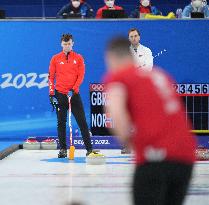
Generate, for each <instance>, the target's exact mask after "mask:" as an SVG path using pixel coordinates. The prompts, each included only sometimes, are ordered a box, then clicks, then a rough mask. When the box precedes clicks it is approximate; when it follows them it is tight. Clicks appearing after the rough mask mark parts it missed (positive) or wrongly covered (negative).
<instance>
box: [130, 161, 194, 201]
mask: <svg viewBox="0 0 209 205" xmlns="http://www.w3.org/2000/svg"><path fill="white" fill-rule="evenodd" d="M192 167H193V165H186V164H181V163H175V162H154V163H146V164H144V165H142V166H138V167H136V170H135V176H134V183H133V200H134V204H135V205H182V204H183V200H184V197H185V195H186V192H187V189H188V185H189V181H190V178H191V174H192Z"/></svg>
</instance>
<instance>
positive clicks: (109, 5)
mask: <svg viewBox="0 0 209 205" xmlns="http://www.w3.org/2000/svg"><path fill="white" fill-rule="evenodd" d="M104 3H105V6H103V7H101V8H99V9H98V10H97V14H96V18H97V19H101V18H102V12H103V10H123V8H122V7H121V6H116V5H115V0H104Z"/></svg>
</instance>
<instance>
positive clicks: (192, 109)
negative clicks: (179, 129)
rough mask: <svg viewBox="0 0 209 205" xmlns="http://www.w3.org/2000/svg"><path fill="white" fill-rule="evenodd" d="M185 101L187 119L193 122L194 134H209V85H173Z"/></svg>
mask: <svg viewBox="0 0 209 205" xmlns="http://www.w3.org/2000/svg"><path fill="white" fill-rule="evenodd" d="M173 87H174V89H175V91H176V93H178V94H179V95H180V96H181V98H182V99H183V101H184V104H185V108H186V119H187V120H188V118H189V119H190V120H191V122H192V125H193V132H195V133H197V134H207V133H209V104H208V101H209V84H208V83H198V84H197V83H195V84H193V83H191V84H188V83H182V84H174V85H173Z"/></svg>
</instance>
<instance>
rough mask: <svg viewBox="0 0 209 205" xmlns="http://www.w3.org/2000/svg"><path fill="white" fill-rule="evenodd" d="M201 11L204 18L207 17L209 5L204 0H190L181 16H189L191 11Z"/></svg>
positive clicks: (208, 16)
mask: <svg viewBox="0 0 209 205" xmlns="http://www.w3.org/2000/svg"><path fill="white" fill-rule="evenodd" d="M193 12H200V13H203V14H204V16H205V18H209V6H208V5H207V1H206V0H192V1H191V4H189V5H188V6H186V7H185V8H184V10H183V13H182V18H191V13H193Z"/></svg>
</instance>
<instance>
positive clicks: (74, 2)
mask: <svg viewBox="0 0 209 205" xmlns="http://www.w3.org/2000/svg"><path fill="white" fill-rule="evenodd" d="M80 4H81V2H80V1H72V5H73V7H74V8H78V7H79V6H80Z"/></svg>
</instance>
